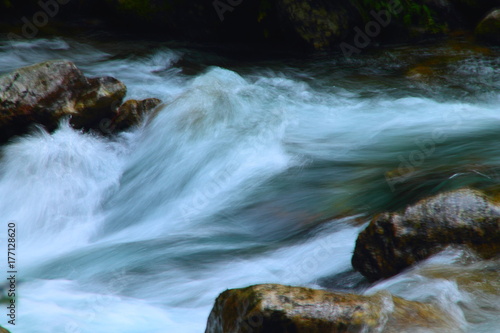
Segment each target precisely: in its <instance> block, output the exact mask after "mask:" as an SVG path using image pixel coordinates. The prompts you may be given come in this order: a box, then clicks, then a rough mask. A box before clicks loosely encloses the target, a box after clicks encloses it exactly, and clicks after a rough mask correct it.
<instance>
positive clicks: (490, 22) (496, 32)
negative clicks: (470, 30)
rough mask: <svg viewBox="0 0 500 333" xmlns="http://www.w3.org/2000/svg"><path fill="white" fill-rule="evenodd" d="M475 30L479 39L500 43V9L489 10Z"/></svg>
mask: <svg viewBox="0 0 500 333" xmlns="http://www.w3.org/2000/svg"><path fill="white" fill-rule="evenodd" d="M474 32H475V34H476V36H477V38H478V39H481V40H484V41H487V42H492V43H497V44H498V43H500V9H495V10H492V11H491V12H489V13H488V15H486V17H485V18H484V19H482V20H481V22H479V24H478V25H477V27H476V30H475V31H474Z"/></svg>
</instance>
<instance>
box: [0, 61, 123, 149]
mask: <svg viewBox="0 0 500 333" xmlns="http://www.w3.org/2000/svg"><path fill="white" fill-rule="evenodd" d="M126 91H127V89H126V87H125V85H124V84H123V83H122V82H120V81H118V80H116V79H115V78H112V77H103V78H94V79H88V78H86V77H85V76H84V75H83V73H82V72H81V71H80V70H79V69H78V68H77V67H76V66H75V64H73V63H72V62H70V61H66V60H54V61H48V62H44V63H40V64H36V65H33V66H29V67H24V68H20V69H17V70H15V71H13V72H12V73H10V74H6V75H3V76H1V77H0V142H3V141H6V140H7V139H9V138H10V137H11V136H14V135H18V134H23V133H25V132H26V131H27V130H28V128H29V126H30V125H32V124H40V125H43V126H45V127H46V128H47V129H48V130H49V131H51V130H54V129H55V128H57V126H58V123H59V120H60V119H61V118H63V117H70V118H71V124H72V125H73V126H74V127H75V128H85V129H90V128H96V126H97V125H98V124H99V121H100V120H101V119H103V118H105V117H113V115H114V114H115V113H116V109H117V108H118V106H120V104H121V102H122V100H123V98H124V97H125V94H126Z"/></svg>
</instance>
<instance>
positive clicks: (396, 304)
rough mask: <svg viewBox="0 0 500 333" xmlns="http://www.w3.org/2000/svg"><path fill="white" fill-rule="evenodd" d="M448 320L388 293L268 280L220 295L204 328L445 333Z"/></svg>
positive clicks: (222, 332) (213, 332)
mask: <svg viewBox="0 0 500 333" xmlns="http://www.w3.org/2000/svg"><path fill="white" fill-rule="evenodd" d="M449 325H450V321H449V319H448V316H447V315H446V314H445V313H443V312H442V311H440V310H439V309H438V308H437V307H435V306H433V305H431V304H424V303H418V302H411V301H407V300H404V299H401V298H398V297H394V296H392V295H390V294H389V293H377V294H375V295H372V296H361V295H353V294H344V293H332V292H328V291H325V290H315V289H310V288H302V287H290V286H283V285H277V284H264V285H256V286H250V287H247V288H243V289H232V290H226V291H225V292H223V293H222V294H220V295H219V297H218V298H217V300H216V301H215V305H214V307H213V309H212V312H211V313H210V316H209V318H208V324H207V329H206V331H205V332H206V333H226V332H228V333H229V332H254V333H266V332H269V333H271V332H272V333H280V332H283V333H285V332H318V333H321V332H325V333H326V332H328V333H331V332H382V331H383V332H386V333H392V332H394V333H395V332H398V333H402V332H415V331H417V330H418V329H425V328H432V329H433V330H434V329H436V330H438V331H440V332H443V331H446V328H448V327H449Z"/></svg>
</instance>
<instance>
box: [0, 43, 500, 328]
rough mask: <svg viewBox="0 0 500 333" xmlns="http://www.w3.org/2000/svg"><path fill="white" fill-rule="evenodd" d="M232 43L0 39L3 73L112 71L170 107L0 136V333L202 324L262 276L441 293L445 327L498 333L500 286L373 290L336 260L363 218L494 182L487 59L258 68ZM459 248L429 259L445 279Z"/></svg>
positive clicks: (388, 284)
mask: <svg viewBox="0 0 500 333" xmlns="http://www.w3.org/2000/svg"><path fill="white" fill-rule="evenodd" d="M226 51H227V50H223V49H222V50H220V49H209V48H207V47H203V46H199V45H198V46H189V45H173V44H164V43H159V42H147V43H146V42H141V43H139V42H137V41H127V40H122V41H119V42H114V43H103V42H94V41H88V40H86V41H82V40H80V41H75V40H68V39H38V40H31V41H25V42H19V41H18V42H7V41H3V42H0V72H8V71H10V70H12V69H14V68H18V67H21V66H24V65H29V64H32V63H35V62H40V61H43V60H48V59H57V58H66V59H70V60H73V61H75V62H76V64H77V65H78V66H79V67H80V68H81V69H82V70H83V71H84V72H85V73H86V74H87V75H88V76H103V75H111V76H114V77H116V78H118V79H120V80H122V81H123V82H124V83H125V84H126V85H127V86H128V96H127V98H136V99H139V98H148V97H157V98H160V99H162V100H163V102H164V104H165V105H164V107H163V108H162V111H161V112H160V113H159V114H158V116H157V117H156V118H154V119H149V120H147V121H146V122H145V123H144V124H143V125H142V126H140V127H139V128H136V129H133V130H131V131H129V132H126V133H123V134H120V135H119V136H117V137H115V138H102V137H100V136H98V135H93V134H91V133H90V134H89V133H87V134H84V133H80V132H78V131H75V130H73V129H71V128H70V127H69V126H68V125H67V123H65V122H63V123H62V124H61V126H60V128H59V130H57V131H56V132H54V133H52V134H48V133H45V132H44V131H43V130H34V131H33V132H32V133H31V134H30V135H27V136H24V137H20V138H16V139H14V140H13V141H12V142H11V143H9V144H8V145H6V146H4V147H3V150H2V155H1V160H0V198H1V201H0V213H1V214H0V216H1V218H2V220H4V222H3V223H5V225H6V224H7V222H8V221H16V223H17V227H18V251H17V253H18V254H17V257H18V271H19V273H18V279H19V284H18V292H19V295H20V296H19V298H18V306H19V308H18V322H17V324H16V327H15V328H14V329H13V330H12V331H13V332H16V333H28V332H36V333H43V332H82V333H83V332H89V333H90V332H92V333H96V332H137V331H141V332H203V331H204V328H205V325H206V319H207V317H208V314H209V312H210V309H211V307H212V304H213V301H214V300H215V298H216V296H217V295H218V294H219V293H220V292H222V291H223V290H225V289H228V288H237V287H243V286H247V285H251V284H256V283H268V282H272V283H282V284H292V285H304V286H312V287H317V288H331V289H341V290H352V291H355V292H360V293H361V292H366V293H370V292H372V291H374V290H377V289H381V288H382V289H388V290H390V291H391V292H393V293H395V294H397V295H401V296H403V297H406V298H408V299H414V300H423V301H426V300H427V301H433V302H435V303H437V304H439V305H440V306H441V307H443V308H444V309H445V310H446V311H448V312H450V313H452V314H453V316H454V318H455V319H456V326H455V331H456V330H459V331H464V332H472V331H474V332H499V331H498V327H500V322H499V321H498V320H499V319H498V315H497V314H498V313H499V311H500V299H499V297H498V295H497V296H494V295H493V296H492V295H490V294H483V293H470V292H469V291H466V290H463V289H461V288H460V286H459V285H457V284H456V283H455V282H454V281H453V279H452V278H450V279H437V278H427V277H424V275H422V274H423V273H422V274H421V273H420V271H419V270H416V271H410V272H407V273H406V274H403V275H401V276H398V277H395V278H393V279H390V280H388V281H385V282H382V283H381V284H379V285H376V286H371V287H370V289H368V287H369V286H368V285H367V284H366V282H364V281H363V279H362V277H361V276H360V275H359V274H357V273H355V272H353V271H352V269H351V265H350V260H351V255H352V250H353V248H354V242H355V239H356V237H357V234H358V233H359V231H360V230H361V229H362V228H363V226H364V224H365V223H366V222H368V221H369V219H370V217H371V216H372V215H373V214H376V213H378V212H381V211H384V210H388V209H398V208H401V207H403V206H404V205H406V204H408V203H410V202H413V201H415V200H417V199H419V198H421V197H424V196H427V195H431V194H434V193H437V192H440V191H444V190H447V189H453V188H458V187H462V186H466V185H467V186H475V187H478V188H489V187H492V186H495V185H496V184H498V181H499V177H500V176H499V175H500V174H499V173H498V170H499V167H500V159H499V157H498V143H497V142H498V138H499V135H500V113H499V111H500V109H499V105H500V103H499V102H500V61H499V58H498V52H497V51H495V50H494V51H492V53H490V54H486V55H484V54H479V53H473V52H470V53H467V52H466V53H465V54H464V53H463V52H462V53H460V52H461V51H460V52H459V51H449V50H448V49H446V48H445V47H443V48H436V47H434V46H420V47H419V48H410V47H398V48H394V49H391V50H385V51H384V50H382V51H378V52H372V53H367V54H364V55H363V57H360V58H356V59H344V58H342V57H341V55H323V54H319V55H314V56H311V57H308V58H305V59H294V58H282V59H280V60H263V58H265V57H260V58H258V59H251V57H247V58H235V57H234V56H232V55H231V54H229V53H228V52H226ZM446 52H459V53H460V55H461V58H460V59H459V60H453V61H450V62H448V63H446V64H445V65H442V66H441V67H439V68H437V69H436V76H435V77H433V78H431V79H429V80H427V78H424V79H422V78H419V77H413V76H411V75H408V71H409V69H410V68H411V66H412V65H413V64H414V63H418V62H419V61H420V60H419V59H421V58H422V59H423V60H425V59H427V58H430V57H433V56H435V55H436V54H437V55H440V54H442V53H446ZM495 52H496V53H495ZM5 241H6V232H5V233H3V234H2V233H0V244H5ZM457 257H459V253H456V252H452V253H447V254H444V255H442V256H440V257H438V258H437V259H435V260H438V262H439V265H441V266H444V267H448V266H449V267H450V271H451V267H454V266H455V265H457V260H458V261H459V259H457ZM433 264H434V262H429V263H428V265H431V266H432V265H433ZM0 265H4V264H0ZM408 285H410V286H411V288H410V289H408V288H407V287H405V286H408ZM415 290H416V291H415ZM436 295H438V296H436ZM485 304H486V305H485ZM477 309H479V310H477ZM0 313H1V311H0ZM0 318H2V319H1V320H0V324H1V325H3V326H5V327H7V328H12V327H10V326H9V325H8V324H7V319H8V318H7V319H6V318H5V316H1V317H0Z"/></svg>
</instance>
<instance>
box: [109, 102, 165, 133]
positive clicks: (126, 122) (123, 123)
mask: <svg viewBox="0 0 500 333" xmlns="http://www.w3.org/2000/svg"><path fill="white" fill-rule="evenodd" d="M160 104H161V100H159V99H158V98H147V99H143V100H141V101H137V100H135V99H131V100H128V101H126V102H125V103H123V105H122V106H120V107H119V108H118V112H117V116H116V118H115V119H113V125H114V130H115V131H122V130H125V129H127V128H130V127H132V126H135V125H137V124H139V122H140V121H141V119H142V118H143V117H144V116H146V115H147V114H150V113H152V112H154V110H155V109H156V107H157V106H158V105H160Z"/></svg>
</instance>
